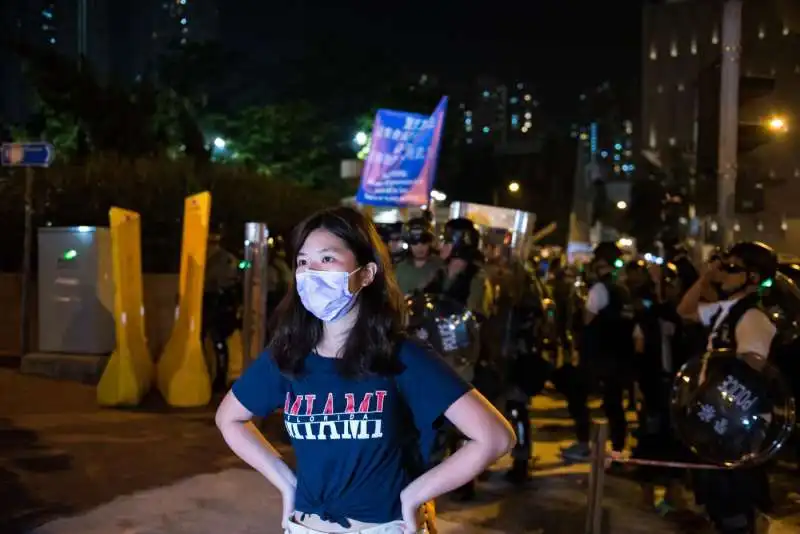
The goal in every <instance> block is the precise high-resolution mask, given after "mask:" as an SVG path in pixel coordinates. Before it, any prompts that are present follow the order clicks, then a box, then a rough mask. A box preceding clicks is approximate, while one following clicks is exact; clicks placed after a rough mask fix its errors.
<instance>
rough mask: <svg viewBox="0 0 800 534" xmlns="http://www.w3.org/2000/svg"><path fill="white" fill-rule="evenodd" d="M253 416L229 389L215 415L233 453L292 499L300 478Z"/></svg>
mask: <svg viewBox="0 0 800 534" xmlns="http://www.w3.org/2000/svg"><path fill="white" fill-rule="evenodd" d="M252 419H253V414H252V413H251V412H250V411H249V410H248V409H247V408H245V407H244V406H243V405H242V403H241V402H239V400H238V399H237V398H236V396H235V395H234V394H233V392H230V391H229V392H228V394H227V395H225V398H224V399H223V400H222V403H221V404H220V405H219V408H218V409H217V415H216V418H215V420H216V423H217V428H219V429H220V432H222V437H223V438H224V439H225V442H226V443H227V444H228V446H229V447H230V448H231V450H232V451H233V452H234V454H236V456H238V457H239V458H241V459H242V460H243V461H244V462H245V463H246V464H248V465H249V466H250V467H252V468H253V469H255V470H256V471H258V472H259V473H261V474H262V475H264V477H265V478H266V479H267V480H269V481H270V482H271V483H272V485H273V486H275V487H276V488H277V489H278V490H279V491H280V492H281V494H283V495H284V496H287V495H291V496H292V500H293V498H294V491H295V488H296V487H297V478H296V477H295V475H294V473H293V472H292V470H291V469H289V466H288V465H286V463H285V462H284V461H283V460H282V459H281V456H280V453H278V451H277V450H275V448H274V447H273V446H272V445H271V444H270V443H269V442H268V441H267V440H266V439H264V436H262V435H261V432H259V431H258V429H257V428H256V427H255V425H253V423H252V421H251V420H252Z"/></svg>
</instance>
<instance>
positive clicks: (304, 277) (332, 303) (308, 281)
mask: <svg viewBox="0 0 800 534" xmlns="http://www.w3.org/2000/svg"><path fill="white" fill-rule="evenodd" d="M360 269H361V267H359V268H358V269H356V270H355V271H353V272H352V273H346V272H341V271H313V270H307V271H304V272H298V273H296V274H295V280H296V281H297V294H298V295H299V296H300V301H301V302H302V303H303V306H304V307H305V308H306V309H307V310H308V311H309V312H310V313H312V314H313V315H314V316H316V317H317V318H318V319H319V320H320V321H324V322H332V321H335V320H337V319H340V318H341V317H342V316H344V315H345V314H346V313H347V312H349V311H350V310H351V309H352V308H353V304H355V301H356V293H351V292H350V275H352V274H354V273H357V272H358V271H359V270H360Z"/></svg>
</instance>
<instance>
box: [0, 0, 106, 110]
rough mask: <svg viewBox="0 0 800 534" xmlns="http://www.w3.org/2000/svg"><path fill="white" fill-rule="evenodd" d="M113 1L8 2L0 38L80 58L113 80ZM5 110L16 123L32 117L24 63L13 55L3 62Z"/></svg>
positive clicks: (102, 76) (1, 15)
mask: <svg viewBox="0 0 800 534" xmlns="http://www.w3.org/2000/svg"><path fill="white" fill-rule="evenodd" d="M108 1H109V0H70V1H59V2H56V1H54V0H10V1H6V2H3V3H2V4H3V6H2V8H0V21H2V22H0V24H2V26H0V28H2V31H0V35H3V36H4V37H7V38H8V40H9V41H10V42H20V43H25V44H27V45H30V46H33V47H36V48H39V49H49V50H52V51H54V52H56V53H58V54H60V55H62V56H65V57H68V58H71V59H74V60H75V62H76V63H77V62H78V61H79V59H80V60H81V61H82V62H83V64H84V65H88V66H90V67H91V69H92V71H93V72H94V73H95V74H96V76H97V77H98V78H99V79H100V80H102V81H106V80H107V79H108V78H109V76H110V65H111V61H110V59H111V58H110V54H109V31H108V25H107V20H108V11H107V8H108ZM0 69H2V71H0V72H2V76H0V80H2V85H0V95H2V99H1V100H2V108H0V115H2V117H4V118H5V119H6V120H8V121H11V122H17V121H19V120H22V119H23V118H24V117H25V116H26V115H27V113H28V110H29V109H30V105H31V94H30V90H29V87H28V84H27V83H26V80H25V77H24V74H23V69H22V62H21V61H20V60H19V58H17V57H16V55H15V54H13V53H11V54H8V56H6V58H5V59H4V61H3V65H2V66H1V67H0Z"/></svg>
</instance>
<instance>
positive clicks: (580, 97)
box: [578, 94, 586, 100]
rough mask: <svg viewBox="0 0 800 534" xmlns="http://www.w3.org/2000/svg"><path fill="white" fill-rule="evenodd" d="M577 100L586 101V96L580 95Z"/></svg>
mask: <svg viewBox="0 0 800 534" xmlns="http://www.w3.org/2000/svg"><path fill="white" fill-rule="evenodd" d="M578 99H579V100H586V95H583V94H582V95H581V96H579V97H578Z"/></svg>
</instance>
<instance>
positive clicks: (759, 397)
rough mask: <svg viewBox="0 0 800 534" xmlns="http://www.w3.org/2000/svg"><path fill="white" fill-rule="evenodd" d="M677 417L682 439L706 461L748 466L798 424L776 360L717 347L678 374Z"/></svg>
mask: <svg viewBox="0 0 800 534" xmlns="http://www.w3.org/2000/svg"><path fill="white" fill-rule="evenodd" d="M671 406H672V420H673V424H674V426H675V430H676V431H677V433H678V436H679V437H680V438H681V440H682V441H683V442H684V443H685V444H686V445H687V446H688V447H689V448H690V449H692V451H694V453H695V454H697V455H698V456H700V457H701V458H703V459H705V460H706V461H709V462H713V463H716V464H721V465H727V466H746V465H753V464H758V463H761V462H764V461H766V460H768V459H770V458H771V457H772V456H774V455H775V453H777V452H778V450H780V448H781V447H782V446H783V445H784V444H785V443H786V441H787V439H788V438H789V435H790V434H791V432H792V430H793V428H794V422H795V405H794V399H793V398H792V394H791V391H790V390H789V388H788V387H787V386H786V383H785V382H784V381H783V378H782V377H781V374H780V372H779V371H778V369H777V368H776V367H774V366H773V365H772V364H771V363H769V362H767V361H765V360H762V359H760V358H757V357H752V356H751V355H747V354H744V355H736V354H732V353H731V352H730V351H715V352H711V353H708V354H705V355H704V356H702V357H700V358H694V359H692V360H690V361H689V362H688V363H686V364H685V365H684V366H683V367H682V368H681V370H680V372H679V373H678V374H677V376H676V377H675V381H674V383H673V388H672V397H671Z"/></svg>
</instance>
